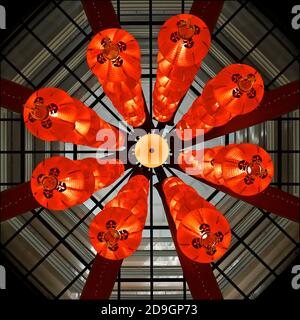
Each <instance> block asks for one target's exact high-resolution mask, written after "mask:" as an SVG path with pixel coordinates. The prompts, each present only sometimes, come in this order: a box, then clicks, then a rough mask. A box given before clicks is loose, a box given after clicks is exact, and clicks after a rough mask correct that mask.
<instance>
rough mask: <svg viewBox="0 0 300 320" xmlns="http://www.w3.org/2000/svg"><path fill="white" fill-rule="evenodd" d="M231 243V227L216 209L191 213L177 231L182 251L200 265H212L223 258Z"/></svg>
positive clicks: (203, 209)
mask: <svg viewBox="0 0 300 320" xmlns="http://www.w3.org/2000/svg"><path fill="white" fill-rule="evenodd" d="M230 241H231V231H230V225H229V223H228V221H227V220H226V218H225V217H224V216H223V215H222V214H221V213H220V212H219V211H218V210H216V209H215V208H198V209H195V210H193V211H191V212H190V213H188V214H187V215H186V216H185V217H184V218H183V220H182V221H181V223H180V225H179V227H178V231H177V242H178V245H179V247H180V249H181V251H182V252H183V253H184V254H185V255H186V256H187V257H188V258H190V259H191V260H193V261H195V262H199V263H211V262H213V261H216V260H218V259H219V258H221V257H222V256H223V255H224V254H225V252H226V251H227V249H228V248H229V246H230Z"/></svg>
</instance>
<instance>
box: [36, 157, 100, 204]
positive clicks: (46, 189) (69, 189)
mask: <svg viewBox="0 0 300 320" xmlns="http://www.w3.org/2000/svg"><path fill="white" fill-rule="evenodd" d="M94 188H95V178H94V176H93V173H92V171H91V170H88V169H86V170H81V168H80V165H79V164H78V162H77V161H74V160H70V159H68V158H65V157H52V158H48V159H45V160H44V161H42V162H41V163H40V164H39V165H38V166H37V167H36V168H35V170H34V171H33V173H32V177H31V190H32V194H33V196H34V197H35V199H36V200H37V201H38V202H39V203H40V204H41V205H42V206H43V207H45V208H47V209H50V210H63V209H66V208H69V207H72V206H75V205H78V204H81V203H83V202H84V201H86V200H87V199H88V198H89V197H90V196H91V194H92V193H93V192H94Z"/></svg>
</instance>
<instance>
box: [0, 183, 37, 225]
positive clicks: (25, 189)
mask: <svg viewBox="0 0 300 320" xmlns="http://www.w3.org/2000/svg"><path fill="white" fill-rule="evenodd" d="M40 206H41V205H40V204H39V203H38V202H37V201H36V200H35V198H34V197H33V195H32V192H31V187H30V181H29V182H26V183H22V184H19V185H17V186H16V187H13V188H10V189H7V190H4V191H2V192H1V194H0V221H1V222H2V221H5V220H8V219H12V218H14V217H16V216H19V215H21V214H23V213H25V212H28V211H30V210H33V209H36V208H39V207H40Z"/></svg>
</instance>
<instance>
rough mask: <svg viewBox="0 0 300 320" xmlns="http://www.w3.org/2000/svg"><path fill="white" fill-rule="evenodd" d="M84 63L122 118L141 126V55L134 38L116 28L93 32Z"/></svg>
mask: <svg viewBox="0 0 300 320" xmlns="http://www.w3.org/2000/svg"><path fill="white" fill-rule="evenodd" d="M86 57H87V63H88V65H89V67H90V69H91V71H92V72H93V73H94V74H95V76H96V77H97V78H98V81H99V83H100V84H101V86H102V88H103V91H104V92H105V94H106V95H107V96H108V97H109V99H110V100H111V101H112V103H113V105H114V106H115V108H116V109H117V110H118V111H119V113H120V114H121V115H122V116H123V118H124V119H125V121H126V122H127V123H128V124H130V125H131V126H133V127H138V126H141V125H142V124H143V123H144V122H145V120H146V115H145V111H144V98H143V94H142V87H141V64H140V60H141V54H140V47H139V44H138V42H137V41H136V39H135V38H134V37H133V36H132V35H131V34H130V33H129V32H127V31H125V30H123V29H118V28H112V29H106V30H103V31H101V32H99V33H97V34H96V35H95V36H94V37H93V39H92V41H91V42H90V43H89V46H88V49H87V53H86Z"/></svg>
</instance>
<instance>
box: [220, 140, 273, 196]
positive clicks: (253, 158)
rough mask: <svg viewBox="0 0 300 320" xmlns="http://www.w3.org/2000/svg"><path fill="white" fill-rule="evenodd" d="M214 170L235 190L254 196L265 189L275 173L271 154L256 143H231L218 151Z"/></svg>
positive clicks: (222, 182) (227, 185)
mask: <svg viewBox="0 0 300 320" xmlns="http://www.w3.org/2000/svg"><path fill="white" fill-rule="evenodd" d="M214 172H215V177H216V179H218V180H219V183H221V184H223V185H224V186H226V187H228V188H229V189H231V190H232V191H233V192H235V193H237V194H240V195H243V196H252V195H255V194H258V193H260V192H262V191H263V190H265V189H266V188H267V187H268V186H269V184H270V183H271V181H272V177H273V174H274V167H273V161H272V158H271V157H270V155H269V154H268V153H267V152H266V151H265V150H264V149H262V148H261V147H259V146H257V145H254V144H248V143H245V144H230V145H228V146H226V147H225V148H224V149H223V150H221V151H220V152H218V153H217V155H216V157H215V161H214Z"/></svg>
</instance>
